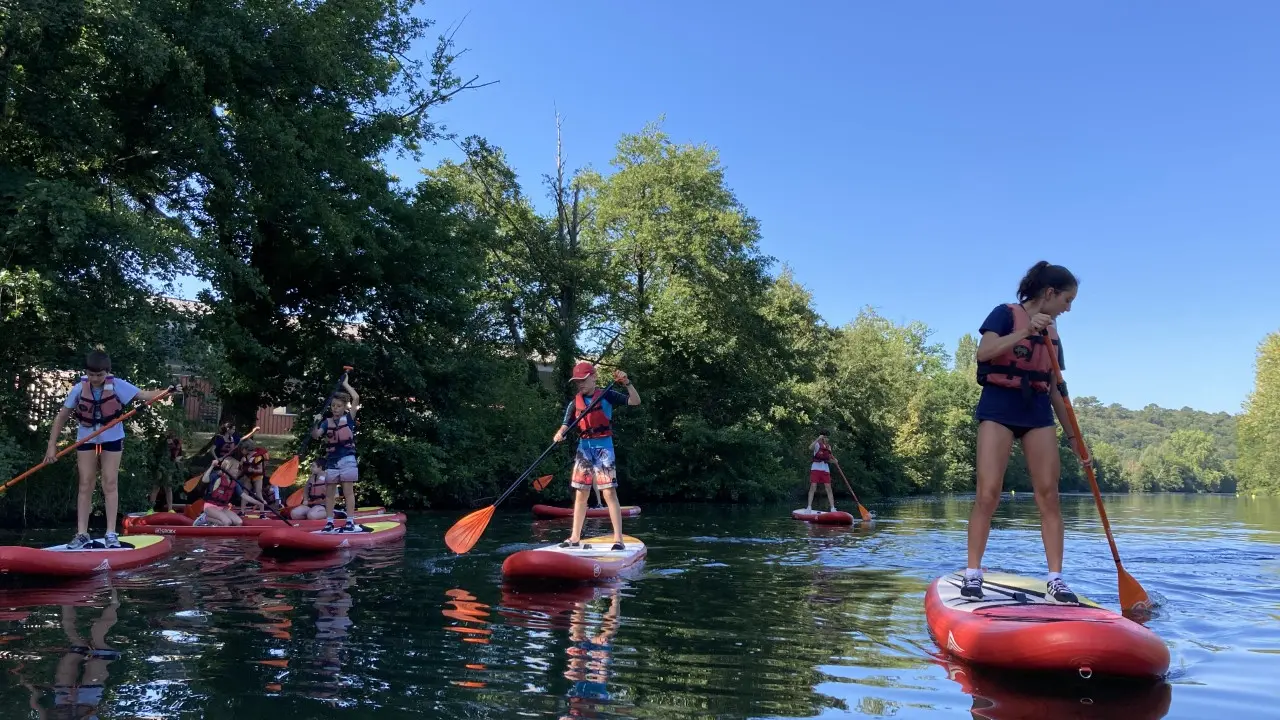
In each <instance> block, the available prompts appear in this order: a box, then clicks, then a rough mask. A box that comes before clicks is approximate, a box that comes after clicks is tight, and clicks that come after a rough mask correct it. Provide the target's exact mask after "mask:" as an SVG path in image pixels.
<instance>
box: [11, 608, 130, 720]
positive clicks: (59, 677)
mask: <svg viewBox="0 0 1280 720" xmlns="http://www.w3.org/2000/svg"><path fill="white" fill-rule="evenodd" d="M68 592H70V593H72V594H75V593H77V592H78V591H77V590H69V591H68ZM109 594H110V599H109V601H108V602H107V605H106V607H104V608H102V609H101V611H96V610H90V611H88V612H87V613H86V614H88V615H96V617H95V619H94V620H92V621H91V623H90V625H89V635H88V637H87V638H86V637H85V636H84V635H82V634H81V633H80V628H79V620H80V616H79V609H78V608H77V606H76V605H74V604H71V605H62V606H60V608H59V609H60V617H59V625H60V627H61V629H62V632H63V634H64V635H65V636H66V639H67V644H66V645H65V646H63V648H62V649H61V650H52V649H51V650H49V651H48V652H51V653H52V652H59V653H61V654H60V657H59V658H58V662H57V664H56V666H55V667H54V671H53V684H52V685H49V686H45V685H37V684H36V681H35V679H34V678H35V677H36V675H37V672H36V670H35V669H34V668H31V667H28V666H27V664H26V663H19V665H18V666H17V667H15V668H13V669H12V670H11V672H12V673H13V674H14V675H16V676H17V681H18V684H20V685H22V686H23V687H25V688H26V689H27V693H28V700H29V707H30V709H31V710H33V711H35V712H36V714H37V715H38V716H39V717H40V718H42V719H43V718H97V717H98V712H99V706H100V705H101V704H102V700H103V695H104V694H105V692H106V688H107V680H108V679H109V668H110V665H111V663H112V662H114V661H116V660H118V659H119V658H120V653H119V651H117V650H116V649H114V648H112V647H111V645H110V644H109V643H108V641H107V633H108V632H110V631H111V628H112V627H114V626H115V624H116V620H117V615H116V614H117V611H118V610H119V608H120V599H119V597H118V595H117V594H116V591H115V590H114V589H111V590H109ZM47 598H48V595H47V594H46V595H45V597H43V598H39V597H37V598H33V599H35V600H43V599H47ZM49 700H51V701H52V707H46V706H45V702H46V701H49Z"/></svg>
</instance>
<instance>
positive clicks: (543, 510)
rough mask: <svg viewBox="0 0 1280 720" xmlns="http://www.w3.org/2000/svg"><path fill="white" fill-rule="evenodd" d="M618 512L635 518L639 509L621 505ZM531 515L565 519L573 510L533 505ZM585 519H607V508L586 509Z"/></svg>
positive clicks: (633, 506) (623, 515)
mask: <svg viewBox="0 0 1280 720" xmlns="http://www.w3.org/2000/svg"><path fill="white" fill-rule="evenodd" d="M618 510H620V511H621V512H622V517H635V516H637V515H639V514H640V507H639V506H637V505H623V506H622V507H620V508H618ZM533 514H534V515H536V516H538V517H540V518H567V517H573V508H571V507H567V508H566V507H556V506H555V505H534V506H533ZM587 517H589V518H607V517H609V508H607V507H602V508H587Z"/></svg>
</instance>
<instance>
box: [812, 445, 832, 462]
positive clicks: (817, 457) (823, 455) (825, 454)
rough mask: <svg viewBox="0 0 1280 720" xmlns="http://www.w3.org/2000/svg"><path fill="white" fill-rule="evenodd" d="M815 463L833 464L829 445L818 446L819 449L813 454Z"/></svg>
mask: <svg viewBox="0 0 1280 720" xmlns="http://www.w3.org/2000/svg"><path fill="white" fill-rule="evenodd" d="M813 461H814V462H819V463H824V462H831V448H830V447H829V446H827V445H822V444H820V445H818V449H817V451H816V452H814V453H813Z"/></svg>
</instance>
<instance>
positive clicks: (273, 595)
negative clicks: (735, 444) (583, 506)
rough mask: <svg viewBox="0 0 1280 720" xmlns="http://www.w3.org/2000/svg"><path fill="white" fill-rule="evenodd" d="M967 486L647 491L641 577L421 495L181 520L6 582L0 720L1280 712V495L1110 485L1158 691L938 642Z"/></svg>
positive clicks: (1006, 555)
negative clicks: (274, 550)
mask: <svg viewBox="0 0 1280 720" xmlns="http://www.w3.org/2000/svg"><path fill="white" fill-rule="evenodd" d="M1063 504H1064V515H1065V517H1066V522H1067V568H1066V570H1067V579H1068V581H1070V582H1071V584H1072V585H1073V587H1074V589H1075V590H1076V591H1077V592H1082V593H1084V594H1086V595H1088V596H1090V597H1091V598H1092V599H1094V600H1095V601H1098V602H1100V603H1102V604H1103V605H1105V606H1108V607H1112V608H1115V607H1116V603H1117V595H1116V592H1117V591H1116V581H1115V568H1114V565H1113V563H1112V561H1111V558H1110V553H1109V551H1108V549H1107V545H1106V541H1105V538H1104V536H1103V534H1102V531H1101V528H1100V526H1099V523H1098V521H1097V513H1096V511H1095V510H1094V507H1093V501H1092V498H1090V497H1088V496H1085V497H1068V498H1064V500H1063ZM969 507H970V501H969V499H968V498H945V499H930V500H911V501H904V502H899V503H886V504H883V505H875V506H872V510H873V511H874V512H875V513H876V514H877V520H876V522H875V523H874V525H873V526H871V527H867V528H823V527H817V526H810V525H808V524H805V523H801V522H797V521H794V520H792V519H791V518H790V517H789V514H788V511H789V509H790V508H788V507H781V506H775V507H735V506H716V505H687V506H681V505H663V506H652V507H646V508H645V509H644V514H643V515H642V516H641V517H639V518H635V519H630V520H628V521H627V524H626V532H627V533H628V534H630V535H635V536H637V537H639V538H641V539H643V540H644V541H645V542H646V543H647V544H648V548H649V555H648V559H647V561H646V563H645V565H644V567H643V571H642V572H640V573H639V574H638V576H637V577H635V578H634V579H631V580H629V581H628V582H626V583H624V584H623V585H621V586H620V587H615V588H582V589H579V590H576V591H562V592H555V593H552V592H528V591H520V590H518V589H516V588H511V587H504V585H503V582H502V580H501V577H500V573H499V568H500V566H501V562H502V559H503V558H504V557H505V556H506V555H507V554H509V553H511V552H513V551H515V550H517V549H521V548H525V547H529V546H531V544H532V543H545V542H550V541H554V540H559V539H562V537H563V536H564V535H565V534H566V532H567V521H563V520H556V521H534V520H532V519H531V516H530V515H529V514H528V511H527V510H523V509H519V508H504V509H503V510H502V511H500V512H499V513H498V515H496V516H495V518H494V520H493V522H492V524H491V525H490V526H489V529H488V531H487V532H486V533H485V535H484V537H483V538H482V539H481V540H480V542H479V544H478V545H477V546H476V548H475V549H474V550H473V551H471V552H470V553H468V554H467V555H465V556H461V557H458V556H454V555H453V554H452V553H450V552H449V551H448V550H447V549H445V548H444V547H443V543H442V536H443V534H444V531H445V529H446V528H447V527H448V526H449V525H450V524H451V523H452V522H453V520H455V519H456V515H445V514H419V515H413V516H411V517H410V521H409V526H410V532H409V535H408V537H407V538H406V541H405V542H404V544H403V545H402V546H397V547H393V548H379V549H374V550H372V551H366V552H361V553H359V554H355V555H348V556H342V557H339V558H336V559H330V560H324V561H319V562H313V563H310V564H284V565H281V564H278V563H270V562H267V561H265V560H263V559H261V558H259V557H258V553H257V548H256V546H254V545H253V544H252V543H251V542H246V541H223V540H219V541H209V542H198V541H195V540H178V541H177V542H176V546H175V547H176V550H175V552H174V554H173V555H172V556H170V557H169V558H168V559H167V560H165V561H163V562H160V563H158V564H156V565H154V566H151V567H149V568H146V569H144V570H139V571H135V572H129V573H118V574H116V575H114V576H112V577H111V578H109V579H108V578H101V579H97V580H93V581H83V582H76V583H71V584H65V583H63V584H59V585H56V586H49V585H45V586H43V587H39V586H26V587H14V586H13V584H12V583H11V582H8V581H6V585H5V586H4V588H3V589H0V677H3V678H4V681H3V682H0V717H3V718H26V717H30V718H37V717H49V718H63V717H67V718H70V717H74V718H85V717H93V716H94V714H95V713H96V715H97V716H98V717H100V718H210V719H217V718H228V719H229V718H233V717H235V718H266V717H271V716H277V717H281V718H283V717H289V718H315V719H327V718H378V719H379V720H388V719H391V718H410V717H431V718H504V719H505V718H577V717H581V718H655V719H664V720H665V719H672V720H674V719H676V718H681V719H683V718H812V717H821V718H837V717H894V718H917V717H919V718H947V717H951V718H967V717H975V718H1022V717H1026V718H1037V719H1042V718H1125V719H1126V720H1137V719H1138V718H1159V717H1169V718H1205V717H1232V718H1240V719H1243V718H1267V717H1271V718H1280V702H1278V701H1280V499H1262V498H1256V499H1254V498H1235V497H1221V496H1210V497H1182V496H1135V497H1113V498H1108V514H1109V515H1110V517H1111V521H1112V525H1113V528H1114V529H1115V531H1116V536H1117V542H1118V545H1119V548H1120V552H1121V553H1122V559H1123V560H1124V563H1125V568H1126V569H1127V570H1129V572H1130V573H1131V574H1132V575H1133V576H1134V577H1136V578H1137V579H1138V580H1139V581H1140V582H1141V583H1142V584H1143V586H1144V587H1146V589H1147V590H1148V592H1150V593H1151V594H1152V595H1153V596H1154V597H1155V598H1156V599H1158V600H1159V601H1160V607H1159V609H1158V610H1157V612H1156V614H1155V616H1154V617H1153V618H1152V619H1150V620H1149V621H1148V627H1150V628H1151V629H1152V630H1153V631H1155V632H1156V633H1157V634H1158V635H1159V636H1160V637H1161V638H1162V639H1164V641H1165V642H1166V643H1167V644H1168V646H1169V648H1170V652H1171V655H1172V665H1171V672H1170V674H1169V677H1168V679H1167V682H1163V683H1159V684H1154V685H1146V686H1142V687H1139V688H1110V687H1104V686H1099V685H1096V684H1094V685H1090V684H1088V683H1084V684H1082V685H1080V686H1073V685H1070V684H1055V685H1053V686H1051V687H1045V686H1043V685H1042V684H1039V683H1029V682H1027V681H1025V680H1022V679H1014V678H1008V677H1004V676H991V675H990V674H979V673H975V672H974V671H973V670H972V669H970V668H964V667H961V666H959V665H954V664H951V663H948V662H947V661H946V660H945V659H943V658H940V657H939V656H938V650H937V648H936V646H935V645H934V643H933V641H932V640H931V639H930V637H929V635H928V632H927V630H926V627H925V620H924V612H923V596H924V591H925V588H926V587H927V585H928V583H929V582H930V581H931V580H932V579H933V578H935V577H937V576H938V575H941V574H943V573H946V572H949V571H952V570H955V569H957V568H959V567H962V566H963V564H964V532H965V518H966V516H967V513H968V511H969ZM591 522H593V523H594V522H596V521H591ZM606 524H607V521H606ZM602 529H603V528H602ZM65 535H66V533H65V531H59V532H57V533H50V532H28V533H26V535H25V536H18V535H16V534H14V533H11V532H10V533H0V543H4V544H12V543H17V542H21V543H22V544H31V545H36V544H50V543H53V542H61V541H64V540H65V538H64V537H63V536H65ZM986 565H987V567H988V568H989V569H999V570H1005V571H1009V572H1019V573H1022V574H1027V575H1037V576H1039V575H1041V574H1043V572H1044V556H1043V552H1042V550H1041V547H1040V539H1039V531H1038V525H1037V515H1036V510H1035V506H1034V503H1033V502H1032V501H1031V498H1030V497H1025V498H1024V497H1022V496H1018V497H1017V498H1013V499H1010V498H1008V497H1006V501H1005V502H1003V503H1002V504H1001V508H1000V510H999V513H998V516H997V519H996V522H995V525H994V530H993V532H992V538H991V545H990V549H989V551H988V554H987V558H986ZM86 648H90V649H94V650H86ZM286 714H287V715H286Z"/></svg>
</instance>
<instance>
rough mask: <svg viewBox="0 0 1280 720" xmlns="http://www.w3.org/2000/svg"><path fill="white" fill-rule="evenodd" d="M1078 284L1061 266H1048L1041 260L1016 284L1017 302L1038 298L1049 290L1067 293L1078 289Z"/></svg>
mask: <svg viewBox="0 0 1280 720" xmlns="http://www.w3.org/2000/svg"><path fill="white" fill-rule="evenodd" d="M1079 285H1080V283H1079V281H1078V280H1076V276H1075V275H1072V274H1071V271H1070V270H1068V269H1066V268H1064V267H1062V266H1061V265H1050V264H1049V263H1048V261H1045V260H1041V261H1040V262H1038V263H1036V264H1035V265H1032V266H1031V269H1030V270H1028V271H1027V274H1026V275H1024V276H1023V277H1022V282H1020V283H1018V302H1027V301H1029V300H1034V299H1035V298H1038V297H1040V296H1041V295H1042V294H1043V293H1044V291H1045V290H1048V289H1050V288H1052V289H1054V290H1056V291H1058V292H1067V291H1068V290H1074V289H1075V288H1077V287H1079Z"/></svg>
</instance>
